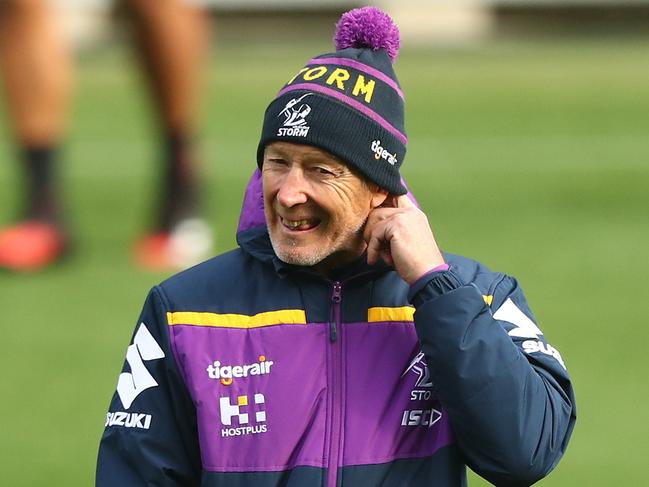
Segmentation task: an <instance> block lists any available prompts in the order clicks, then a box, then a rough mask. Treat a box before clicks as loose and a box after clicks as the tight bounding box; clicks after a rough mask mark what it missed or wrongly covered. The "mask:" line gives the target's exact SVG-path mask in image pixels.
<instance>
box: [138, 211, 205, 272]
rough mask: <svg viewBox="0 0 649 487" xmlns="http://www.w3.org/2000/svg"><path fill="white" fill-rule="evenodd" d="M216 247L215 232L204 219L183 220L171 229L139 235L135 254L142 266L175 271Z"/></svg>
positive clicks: (202, 258) (185, 266) (190, 264)
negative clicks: (213, 234)
mask: <svg viewBox="0 0 649 487" xmlns="http://www.w3.org/2000/svg"><path fill="white" fill-rule="evenodd" d="M212 247H213V238H212V232H211V231H210V229H209V227H208V226H207V224H206V223H205V222H204V221H203V220H199V219H191V220H183V221H182V222H180V223H178V224H177V225H176V226H174V228H173V229H172V231H170V232H157V233H151V234H147V235H144V236H143V237H141V238H140V239H138V240H137V241H136V242H135V245H134V247H133V257H134V260H135V264H136V265H137V266H138V267H140V268H141V269H145V270H149V271H155V272H164V271H173V270H180V269H186V268H187V267H190V266H192V265H194V264H198V263H199V262H201V261H202V260H205V259H206V258H207V257H209V255H210V253H211V252H212Z"/></svg>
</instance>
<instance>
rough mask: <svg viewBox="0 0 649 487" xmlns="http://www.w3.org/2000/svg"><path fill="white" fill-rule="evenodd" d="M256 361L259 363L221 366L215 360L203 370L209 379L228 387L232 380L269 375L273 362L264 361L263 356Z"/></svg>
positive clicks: (264, 357)
mask: <svg viewBox="0 0 649 487" xmlns="http://www.w3.org/2000/svg"><path fill="white" fill-rule="evenodd" d="M258 360H259V362H255V363H252V364H244V365H223V364H222V363H221V362H220V361H218V360H215V361H214V362H213V363H211V364H210V365H208V366H207V369H205V370H206V371H207V376H208V377H209V378H210V379H216V380H220V381H221V384H223V385H224V386H229V385H230V384H232V380H233V378H240V377H248V376H249V375H265V374H270V368H271V367H272V366H273V361H272V360H266V356H265V355H260V356H259V358H258Z"/></svg>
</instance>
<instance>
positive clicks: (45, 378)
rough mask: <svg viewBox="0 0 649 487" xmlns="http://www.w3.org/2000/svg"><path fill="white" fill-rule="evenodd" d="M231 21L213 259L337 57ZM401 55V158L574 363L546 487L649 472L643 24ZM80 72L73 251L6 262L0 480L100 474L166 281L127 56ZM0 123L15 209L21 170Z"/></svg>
mask: <svg viewBox="0 0 649 487" xmlns="http://www.w3.org/2000/svg"><path fill="white" fill-rule="evenodd" d="M218 28H219V26H218V25H217V29H218ZM225 29H226V32H228V31H227V27H225ZM328 30H331V31H333V27H332V26H331V25H329V24H327V25H326V26H325V28H324V29H323V31H324V32H327V31H328ZM229 32H230V34H229V35H224V36H221V37H219V38H218V42H217V44H216V49H215V52H214V54H213V57H212V58H211V59H210V66H211V68H210V73H209V77H208V92H209V96H208V98H207V100H206V103H205V106H204V109H203V112H204V123H203V128H202V143H201V147H202V160H203V163H204V165H205V169H206V173H207V178H206V181H205V184H206V186H207V187H208V188H209V191H208V201H207V206H208V211H209V218H210V222H211V223H212V224H213V226H214V228H215V229H216V234H217V249H216V251H217V252H221V251H224V250H227V249H230V248H232V247H233V246H234V245H235V241H234V230H235V227H236V222H237V218H238V212H239V208H240V204H241V197H242V191H243V189H244V187H245V182H246V180H247V178H248V177H249V175H250V173H251V172H252V170H253V168H254V166H255V159H254V158H255V150H256V144H257V140H258V135H259V130H260V123H261V118H262V114H263V110H264V109H265V107H266V105H267V103H268V101H269V100H270V99H271V98H272V97H273V96H274V94H275V93H276V92H277V91H278V89H279V88H280V87H281V85H282V84H283V83H284V82H285V81H286V79H287V78H288V77H289V75H290V74H291V73H292V72H294V71H296V70H297V69H299V68H300V67H301V66H302V65H303V63H304V62H305V61H306V60H307V59H309V58H310V57H311V56H312V55H314V54H316V53H321V52H328V51H330V50H331V45H330V43H329V40H328V39H329V38H328V37H327V36H321V37H320V38H318V39H308V41H304V38H305V36H303V35H302V36H300V35H298V34H299V33H298V34H296V36H295V37H291V35H289V34H287V33H286V30H284V31H283V33H282V35H279V36H278V38H279V39H280V40H278V41H274V42H270V40H266V41H264V42H262V41H261V40H257V39H252V40H250V39H248V40H244V38H245V37H246V36H245V35H243V33H240V34H239V35H238V36H237V35H236V32H235V30H233V29H232V28H231V27H230V31H229ZM297 39H299V42H298V41H297ZM396 69H397V72H398V74H399V77H400V80H401V84H402V86H403V89H404V92H405V93H406V99H407V105H406V107H407V130H408V135H409V138H410V143H409V153H408V156H407V159H406V163H405V166H404V170H403V173H404V175H405V178H406V180H407V181H408V182H409V184H410V187H411V189H412V191H413V193H414V194H415V195H416V196H417V198H418V199H419V201H420V203H421V204H422V206H423V207H424V209H425V210H426V211H427V213H428V215H429V217H430V220H431V223H432V226H433V229H434V231H435V233H436V235H437V236H438V240H439V242H440V244H441V245H442V246H443V248H444V249H445V250H447V251H451V252H455V253H461V254H465V255H468V256H471V257H474V258H477V259H479V260H482V261H483V262H485V263H487V264H488V265H489V266H491V267H492V268H495V269H498V270H501V271H504V272H509V273H512V274H513V275H515V276H516V277H517V278H519V280H520V281H521V283H522V285H523V287H524V289H525V290H526V293H527V295H528V298H529V300H530V304H531V306H532V309H533V310H534V312H535V313H536V316H537V318H538V320H539V322H540V325H541V327H542V328H543V330H544V331H545V333H546V335H547V337H548V338H549V341H550V343H551V344H552V345H554V346H555V347H556V348H558V349H559V350H560V351H561V353H562V355H563V357H564V359H565V361H566V364H567V366H568V368H569V371H570V372H571V374H572V376H573V379H574V382H575V387H576V393H577V401H578V422H577V428H576V430H575V433H574V435H573V440H572V443H571V445H570V447H569V449H568V452H567V454H566V456H565V458H564V460H563V461H562V463H561V464H560V465H559V467H558V468H557V470H556V471H555V472H554V473H553V474H551V475H550V477H549V478H547V479H546V480H543V481H541V482H540V483H539V485H543V486H547V487H550V486H586V485H588V486H610V485H616V484H622V485H629V486H632V485H645V484H646V478H645V477H646V475H645V470H644V468H646V467H645V456H646V452H647V451H648V450H647V449H648V448H649V446H648V442H647V438H648V437H649V411H648V408H647V402H649V391H648V388H647V380H646V373H647V369H648V362H647V359H646V355H645V352H644V349H645V348H646V343H647V341H648V339H649V332H648V331H647V316H649V313H648V312H649V282H648V281H647V276H649V258H648V257H647V247H648V244H649V218H648V216H649V215H648V213H649V211H648V207H649V115H648V114H649V37H647V38H645V37H643V36H641V35H634V36H597V35H593V36H579V37H566V36H561V37H559V38H553V39H552V38H548V37H543V36H535V37H534V38H521V37H510V38H505V39H502V38H501V39H497V40H492V41H490V42H481V43H471V44H465V45H457V44H456V45H454V46H439V45H438V46H437V47H434V48H433V47H412V46H408V45H406V46H405V47H404V48H403V49H402V53H401V56H400V58H399V60H398V61H397V64H396ZM78 74H79V81H78V87H77V89H78V91H77V96H76V99H75V109H74V113H73V126H72V128H71V135H70V138H69V142H68V144H67V146H66V148H65V150H66V161H67V162H66V164H65V167H64V168H63V169H64V182H65V188H66V190H67V192H68V197H69V206H70V209H71V210H72V216H73V228H74V230H75V234H76V235H77V237H78V245H77V246H76V248H75V252H74V253H73V255H72V256H71V258H70V259H69V260H68V261H67V262H65V263H63V264H62V265H60V266H57V267H55V268H53V269H50V270H48V271H46V272H45V273H41V274H38V275H12V274H0V307H1V309H2V314H1V316H2V319H1V321H0V327H1V331H2V333H1V337H2V353H1V354H0V367H1V369H2V373H1V374H0V390H1V391H2V395H3V398H2V401H0V431H1V433H0V458H2V461H1V464H2V479H3V480H1V481H0V484H2V485H7V486H12V487H13V486H41V485H48V486H85V485H91V484H92V482H93V474H94V464H95V458H96V450H97V445H98V441H99V437H100V435H101V431H102V430H103V421H104V418H105V412H106V408H107V406H108V402H109V399H110V396H111V394H112V393H113V391H114V387H115V384H116V379H117V374H118V372H119V369H120V367H121V364H122V362H123V359H124V353H125V350H126V347H127V345H128V340H129V337H130V333H131V331H132V329H133V327H134V326H135V324H136V319H137V315H138V313H139V310H140V306H141V304H142V302H143V299H144V297H145V295H146V292H147V290H148V288H150V287H151V286H152V285H154V284H156V283H157V282H159V281H160V280H162V279H164V278H165V275H162V274H145V273H141V272H138V271H137V270H135V269H134V268H133V267H132V265H131V262H130V260H129V259H130V255H129V251H130V248H129V246H130V244H131V242H132V239H133V238H134V237H135V236H136V235H137V233H138V231H139V230H140V228H141V226H142V225H143V222H144V221H145V220H146V219H147V216H148V214H149V213H148V212H149V211H150V208H149V206H148V204H149V203H148V202H149V201H150V200H151V198H150V197H151V194H152V192H153V191H154V190H155V188H156V187H157V185H156V184H155V183H156V182H157V179H156V174H155V171H156V167H157V166H156V164H155V162H156V161H155V158H154V157H153V156H152V154H153V153H154V151H155V147H154V146H153V141H152V135H151V130H152V129H151V122H150V120H149V114H148V110H149V106H148V102H147V99H146V97H145V96H143V90H142V86H141V83H140V82H139V81H138V77H137V75H136V73H135V70H134V69H133V68H132V66H131V57H130V54H129V51H128V49H127V48H126V47H125V46H124V44H123V43H122V42H111V43H105V44H102V46H101V47H99V48H94V49H92V50H89V51H85V52H83V53H82V54H81V59H80V63H79V73H78ZM0 124H4V125H0V221H3V222H4V221H8V220H9V219H10V218H11V217H12V216H13V209H14V208H15V207H16V205H17V199H18V191H17V187H18V184H19V177H20V175H19V172H18V168H17V167H16V165H15V164H14V161H13V152H12V151H13V147H12V145H11V143H10V140H9V137H8V134H7V132H8V130H7V127H6V122H5V121H4V120H1V121H0ZM470 485H474V486H479V485H486V484H485V483H484V482H483V481H481V480H479V479H477V478H476V477H475V476H472V477H471V479H470Z"/></svg>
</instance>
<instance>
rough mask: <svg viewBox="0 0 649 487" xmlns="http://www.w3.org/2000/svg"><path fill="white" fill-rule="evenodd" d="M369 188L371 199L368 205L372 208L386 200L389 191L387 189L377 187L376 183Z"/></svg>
mask: <svg viewBox="0 0 649 487" xmlns="http://www.w3.org/2000/svg"><path fill="white" fill-rule="evenodd" d="M371 189H372V201H371V202H370V207H371V209H372V210H373V209H374V208H378V207H379V206H382V205H383V204H384V203H385V202H386V200H387V199H388V196H389V193H388V191H387V190H385V189H383V188H379V187H378V186H376V185H374V187H373V188H371Z"/></svg>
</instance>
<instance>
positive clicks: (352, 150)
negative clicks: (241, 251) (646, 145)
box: [257, 7, 408, 195]
mask: <svg viewBox="0 0 649 487" xmlns="http://www.w3.org/2000/svg"><path fill="white" fill-rule="evenodd" d="M334 42H335V47H336V52H335V53H330V54H322V55H320V56H317V57H315V58H313V59H311V60H310V61H309V62H307V63H306V66H305V67H303V68H302V69H300V70H299V71H298V72H297V74H296V75H295V76H293V77H292V78H291V79H290V80H289V81H288V83H286V85H285V86H284V87H283V88H282V89H281V90H280V91H279V93H278V94H277V97H276V98H275V99H274V100H273V101H272V102H271V104H270V105H269V106H268V108H267V109H266V113H265V115H264V124H263V127H262V132H261V140H260V142H259V147H258V149H257V164H258V166H259V167H260V168H261V166H262V164H263V161H264V148H265V147H266V146H267V145H268V144H270V143H272V142H276V141H286V142H293V143H298V144H306V145H312V146H315V147H319V148H321V149H324V150H326V151H327V152H329V153H331V154H333V155H334V156H336V157H338V158H339V159H341V160H342V161H343V162H345V163H346V164H349V165H350V166H353V167H354V168H356V169H357V170H358V171H359V172H360V173H361V174H362V175H363V176H365V177H366V178H367V179H368V180H369V181H372V182H374V183H376V184H377V185H378V186H379V187H381V188H383V189H385V190H387V191H389V192H390V193H391V194H395V195H401V194H405V193H406V189H405V188H404V187H403V185H402V184H401V176H400V174H399V167H401V164H402V163H403V159H404V157H405V154H406V143H407V141H408V139H407V138H406V134H405V130H404V114H403V101H404V97H403V92H402V91H401V88H400V86H399V82H398V81H397V76H396V74H395V73H394V69H393V67H392V63H393V62H394V60H395V59H396V57H397V55H398V53H399V30H398V28H397V26H396V25H395V24H394V22H393V21H392V19H391V18H390V17H389V16H388V15H387V14H385V13H384V12H382V11H381V10H379V9H377V8H374V7H363V8H358V9H354V10H351V11H349V12H347V13H345V14H343V16H342V17H341V18H340V20H339V21H338V24H337V25H336V34H335V36H334Z"/></svg>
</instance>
